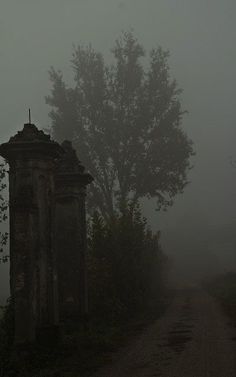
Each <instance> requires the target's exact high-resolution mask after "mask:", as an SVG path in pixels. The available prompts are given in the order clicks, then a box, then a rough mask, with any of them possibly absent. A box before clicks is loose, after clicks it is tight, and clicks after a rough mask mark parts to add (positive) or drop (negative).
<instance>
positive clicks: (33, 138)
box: [0, 123, 64, 160]
mask: <svg viewBox="0 0 236 377" xmlns="http://www.w3.org/2000/svg"><path fill="white" fill-rule="evenodd" d="M63 153H64V149H63V148H62V147H61V146H60V145H59V144H58V143H56V142H55V141H53V140H51V138H50V135H46V134H45V133H44V132H43V131H41V130H39V129H38V128H37V127H36V126H35V125H34V124H31V123H26V124H25V125H24V128H23V130H21V131H18V132H17V134H16V135H14V136H12V137H11V138H10V140H9V141H8V142H7V143H3V144H1V145H0V155H1V156H2V157H4V158H6V159H7V160H15V159H16V158H17V156H21V157H24V156H28V157H31V158H38V157H39V156H40V157H47V156H50V158H51V157H54V158H57V157H60V156H61V155H62V154H63Z"/></svg>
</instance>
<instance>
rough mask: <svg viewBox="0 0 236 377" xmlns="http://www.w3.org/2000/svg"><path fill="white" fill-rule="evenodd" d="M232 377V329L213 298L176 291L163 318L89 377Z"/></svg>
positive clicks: (235, 355) (235, 366)
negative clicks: (176, 293)
mask: <svg viewBox="0 0 236 377" xmlns="http://www.w3.org/2000/svg"><path fill="white" fill-rule="evenodd" d="M154 376H158V377H236V330H235V329H234V328H233V327H232V325H231V324H230V321H229V320H228V318H227V317H226V316H225V315H224V314H223V313H222V311H221V309H220V307H219V305H218V304H217V303H216V302H215V300H214V299H213V298H211V297H210V296H208V295H207V294H206V293H205V292H203V291H200V290H183V291H180V292H179V293H178V295H177V296H176V297H175V299H174V301H173V303H172V304H171V306H170V307H169V309H168V311H167V313H166V315H165V317H163V318H161V319H160V320H158V321H156V322H155V323H154V324H153V325H151V326H150V327H149V328H148V329H146V330H145V331H144V333H143V334H142V335H140V336H139V337H138V338H137V339H136V340H134V342H133V343H131V344H130V345H129V346H127V347H126V348H125V349H123V350H121V351H120V352H118V353H116V354H114V357H113V362H112V363H111V365H109V366H107V367H106V368H104V369H102V370H100V371H99V372H98V373H96V374H95V375H93V377H154Z"/></svg>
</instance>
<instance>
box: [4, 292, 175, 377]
mask: <svg viewBox="0 0 236 377" xmlns="http://www.w3.org/2000/svg"><path fill="white" fill-rule="evenodd" d="M172 298H173V292H168V293H167V294H166V296H165V297H164V298H163V299H162V300H159V301H158V302H157V303H156V305H155V307H154V308H153V310H151V311H149V312H148V313H147V312H145V313H139V315H136V316H135V317H133V318H129V319H126V320H125V321H122V322H116V323H112V324H109V325H108V324H105V323H101V322H100V323H98V322H97V323H93V322H90V324H89V326H88V327H87V329H79V328H78V329H77V330H75V329H73V331H70V330H69V329H68V330H67V331H66V334H65V336H64V340H63V344H60V345H59V346H57V347H56V348H55V347H54V348H48V349H45V348H44V349H42V348H39V347H37V348H35V349H32V350H31V352H30V355H29V356H27V357H26V358H25V360H24V362H23V363H22V360H21V361H20V364H19V366H17V364H13V365H12V367H11V368H9V371H8V372H6V373H5V374H3V377H8V376H9V377H16V376H17V377H32V376H33V377H87V376H90V375H91V374H93V373H94V372H96V371H97V370H98V369H99V368H100V367H103V366H104V365H106V364H107V363H109V361H111V359H112V355H113V353H114V352H117V351H119V349H120V348H122V347H123V346H126V345H128V344H129V343H130V342H132V341H133V340H134V339H135V338H136V337H137V336H138V335H139V334H141V333H142V332H143V331H144V329H145V328H146V327H148V326H149V325H150V324H151V323H153V322H154V321H155V320H157V319H158V318H160V317H161V316H163V314H164V313H165V311H166V309H167V307H168V306H169V304H170V302H171V300H172ZM1 377H2V376H1Z"/></svg>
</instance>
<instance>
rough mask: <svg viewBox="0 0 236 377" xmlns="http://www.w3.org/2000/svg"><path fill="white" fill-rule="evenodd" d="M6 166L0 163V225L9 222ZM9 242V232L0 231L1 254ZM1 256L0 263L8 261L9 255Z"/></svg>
mask: <svg viewBox="0 0 236 377" xmlns="http://www.w3.org/2000/svg"><path fill="white" fill-rule="evenodd" d="M5 176H6V166H5V163H0V224H2V223H4V222H5V221H6V220H7V210H8V203H7V200H6V198H5V196H4V191H5V189H6V182H5ZM7 240H8V232H5V231H3V230H2V229H0V253H3V251H4V247H5V246H6V244H7ZM2 255H3V256H0V263H1V262H7V261H8V255H4V254H2Z"/></svg>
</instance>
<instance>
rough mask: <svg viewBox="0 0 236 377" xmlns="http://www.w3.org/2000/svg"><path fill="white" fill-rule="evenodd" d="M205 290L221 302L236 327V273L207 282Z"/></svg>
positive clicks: (223, 275)
mask: <svg viewBox="0 0 236 377" xmlns="http://www.w3.org/2000/svg"><path fill="white" fill-rule="evenodd" d="M204 288H205V289H206V290H207V291H208V293H209V294H210V295H212V296H213V297H215V298H216V299H217V300H218V301H219V302H220V304H221V305H222V307H223V310H224V311H225V313H226V314H227V315H228V316H229V317H230V319H231V320H232V322H233V324H234V325H235V326H236V273H235V272H229V273H226V274H222V275H219V276H216V277H215V278H213V279H211V280H209V281H207V282H205V283H204Z"/></svg>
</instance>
